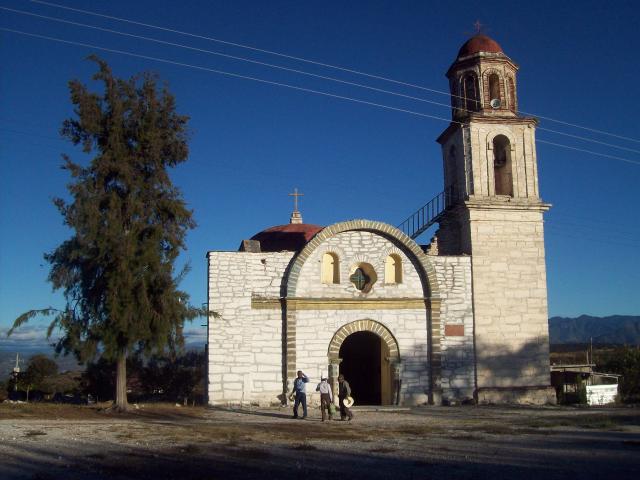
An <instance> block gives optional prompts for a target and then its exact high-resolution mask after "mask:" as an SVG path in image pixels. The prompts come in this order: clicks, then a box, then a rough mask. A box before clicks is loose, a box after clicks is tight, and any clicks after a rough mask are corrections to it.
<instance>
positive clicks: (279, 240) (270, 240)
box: [251, 223, 324, 252]
mask: <svg viewBox="0 0 640 480" xmlns="http://www.w3.org/2000/svg"><path fill="white" fill-rule="evenodd" d="M323 228H324V227H321V226H319V225H312V224H310V223H290V224H287V225H278V226H276V227H271V228H267V229H266V230H263V231H261V232H259V233H256V234H255V235H254V236H253V237H251V240H258V241H259V242H260V250H261V251H263V252H281V251H283V250H288V251H292V252H299V251H300V250H302V249H303V248H304V246H305V245H306V244H307V243H308V242H309V240H311V239H312V238H313V236H314V235H315V234H316V233H318V232H319V231H320V230H322V229H323Z"/></svg>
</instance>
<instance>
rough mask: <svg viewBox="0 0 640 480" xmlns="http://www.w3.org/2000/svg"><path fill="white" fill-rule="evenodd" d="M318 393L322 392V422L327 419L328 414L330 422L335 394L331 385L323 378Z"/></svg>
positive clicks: (317, 389)
mask: <svg viewBox="0 0 640 480" xmlns="http://www.w3.org/2000/svg"><path fill="white" fill-rule="evenodd" d="M316 392H320V410H321V411H322V421H323V422H324V421H325V419H326V415H327V413H328V414H329V420H331V416H332V415H331V407H330V405H331V403H332V402H333V393H332V392H331V385H329V383H327V379H326V378H324V377H323V378H322V379H321V381H320V383H319V384H318V386H317V387H316Z"/></svg>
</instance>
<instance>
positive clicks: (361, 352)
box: [340, 332, 382, 405]
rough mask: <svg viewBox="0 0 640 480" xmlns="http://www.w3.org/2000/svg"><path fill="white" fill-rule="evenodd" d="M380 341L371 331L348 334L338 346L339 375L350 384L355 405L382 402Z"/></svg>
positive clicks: (378, 403)
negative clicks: (340, 361)
mask: <svg viewBox="0 0 640 480" xmlns="http://www.w3.org/2000/svg"><path fill="white" fill-rule="evenodd" d="M381 351H382V341H381V339H380V337H379V336H378V335H376V334H375V333H371V332H356V333H352V334H351V335H349V336H348V337H347V338H345V340H344V342H342V346H341V347H340V358H342V363H340V373H341V374H343V375H344V378H345V379H346V380H347V382H349V385H350V386H351V391H352V393H353V398H354V399H355V401H356V403H357V404H358V405H380V404H381V403H382V391H381V385H382V377H381V372H382V368H381V367H382V365H381V356H382V355H381Z"/></svg>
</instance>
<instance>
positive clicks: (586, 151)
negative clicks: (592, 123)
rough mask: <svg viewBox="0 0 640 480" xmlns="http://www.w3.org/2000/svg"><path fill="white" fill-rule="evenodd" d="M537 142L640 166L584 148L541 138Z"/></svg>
mask: <svg viewBox="0 0 640 480" xmlns="http://www.w3.org/2000/svg"><path fill="white" fill-rule="evenodd" d="M536 142H538V143H546V144H547V145H553V146H554V147H560V148H567V149H569V150H575V151H577V152H584V153H590V154H591V155H598V156H600V157H605V158H612V159H614V160H620V161H621V162H627V163H633V164H635V165H640V161H637V160H630V159H628V158H623V157H617V156H615V155H607V154H606V153H598V152H592V151H591V150H586V149H584V148H577V147H570V146H569V145H563V144H561V143H555V142H548V141H546V140H540V139H539V138H537V139H536Z"/></svg>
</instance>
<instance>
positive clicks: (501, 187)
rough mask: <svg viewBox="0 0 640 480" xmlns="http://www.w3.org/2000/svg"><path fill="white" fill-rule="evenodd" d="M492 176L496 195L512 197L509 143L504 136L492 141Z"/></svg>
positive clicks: (497, 136) (498, 136)
mask: <svg viewBox="0 0 640 480" xmlns="http://www.w3.org/2000/svg"><path fill="white" fill-rule="evenodd" d="M493 176H494V181H495V193H496V195H509V196H510V197H513V174H512V162H511V142H509V139H508V138H507V137H506V136H504V135H496V137H495V138H494V139H493Z"/></svg>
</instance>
